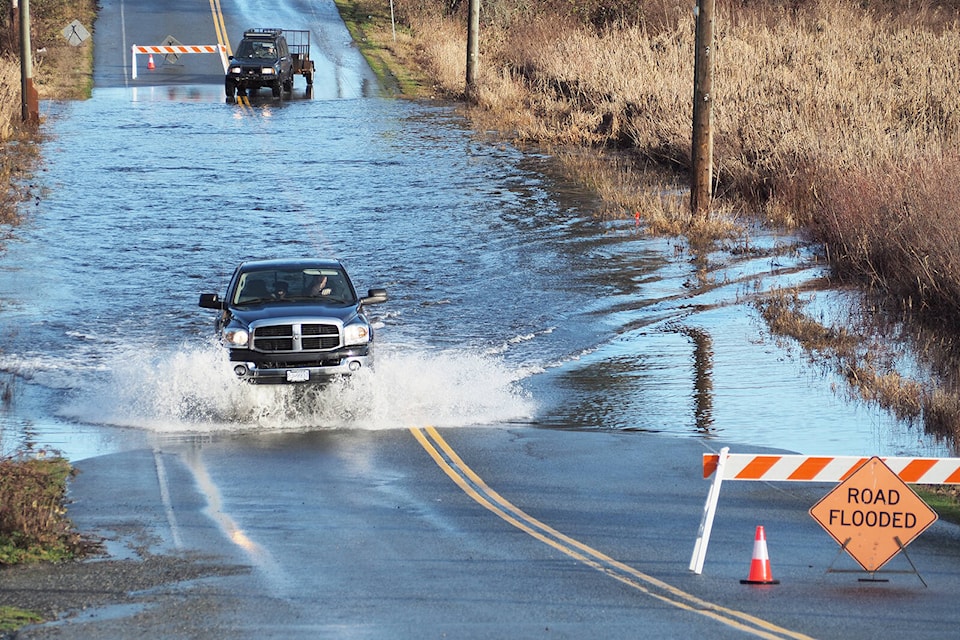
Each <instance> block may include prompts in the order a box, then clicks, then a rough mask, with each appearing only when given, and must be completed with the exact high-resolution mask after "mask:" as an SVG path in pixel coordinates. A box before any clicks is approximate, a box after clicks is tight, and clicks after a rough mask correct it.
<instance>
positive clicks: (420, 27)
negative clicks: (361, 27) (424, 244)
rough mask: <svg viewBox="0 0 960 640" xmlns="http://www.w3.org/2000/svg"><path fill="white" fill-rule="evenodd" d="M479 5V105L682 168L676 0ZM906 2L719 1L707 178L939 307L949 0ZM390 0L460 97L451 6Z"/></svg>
mask: <svg viewBox="0 0 960 640" xmlns="http://www.w3.org/2000/svg"><path fill="white" fill-rule="evenodd" d="M461 4H462V3H461ZM490 4H493V6H494V8H493V9H492V10H488V11H486V13H482V16H483V17H484V22H483V24H482V26H481V63H480V67H479V74H478V84H479V88H478V91H477V92H476V95H477V96H478V106H477V108H476V109H475V111H478V112H481V113H483V114H484V117H485V118H486V119H489V120H492V121H494V122H498V123H500V125H501V128H502V129H506V130H509V131H511V132H512V133H513V134H514V135H515V136H516V137H517V138H518V139H520V140H529V141H536V142H538V143H543V144H547V145H566V144H573V145H586V146H591V147H602V148H607V149H609V148H611V147H612V148H616V149H620V150H624V151H626V152H627V153H629V154H630V155H631V156H632V157H634V158H637V159H641V160H642V161H643V162H653V163H657V164H660V165H662V166H667V167H672V168H674V169H675V170H676V171H677V176H678V177H679V178H680V179H681V180H682V179H683V178H682V176H683V175H684V173H685V172H686V171H687V170H688V168H689V164H690V161H689V158H690V144H691V143H690V139H691V112H692V107H691V100H692V91H693V87H692V78H693V51H694V26H695V23H694V18H693V16H692V13H691V11H690V7H689V6H687V3H677V2H674V1H673V0H659V1H658V0H647V1H645V2H644V1H641V2H639V3H629V4H628V3H622V2H616V0H607V1H606V2H603V1H600V0H597V1H594V2H588V1H585V2H580V3H566V4H564V3H562V2H559V0H557V1H550V0H547V1H546V2H544V3H543V6H542V7H541V5H539V4H530V3H521V2H510V1H508V0H500V1H499V2H493V3H490ZM908 4H909V6H907V5H905V4H903V3H895V2H873V3H869V4H867V3H862V2H853V1H848V0H839V1H832V0H831V1H829V2H827V1H826V0H824V1H820V0H808V1H803V0H796V1H795V2H790V3H782V2H772V1H771V2H749V3H748V2H739V1H735V0H726V1H723V0H721V2H719V3H718V8H717V16H716V27H715V37H716V42H715V52H716V55H715V69H714V71H715V78H714V92H715V93H714V105H715V106H714V131H715V133H714V142H715V150H714V165H715V180H716V185H715V186H716V188H715V193H716V195H717V197H718V202H719V203H720V204H721V205H724V204H725V205H726V207H727V209H728V210H738V209H739V210H744V211H747V212H748V213H750V214H752V215H756V216H758V217H762V218H763V219H765V220H769V221H773V222H775V223H778V224H782V225H786V226H792V227H802V228H804V229H808V230H809V231H810V232H811V234H812V235H813V237H815V238H816V239H819V240H822V241H824V242H825V243H829V244H830V246H831V248H832V251H831V253H830V258H831V259H832V260H834V261H835V263H836V265H837V267H838V269H841V270H842V271H844V272H845V273H847V274H848V275H853V274H857V275H858V277H863V278H865V280H866V281H867V282H870V283H872V284H875V285H877V286H879V287H881V288H882V287H888V288H889V291H890V292H891V293H893V294H894V295H897V296H901V297H902V298H903V299H904V300H906V301H907V304H909V303H912V304H914V305H915V306H918V307H921V308H924V309H929V310H934V313H940V314H942V315H946V316H952V315H953V314H954V313H955V311H956V310H957V307H958V303H954V302H953V301H954V300H960V295H957V294H958V293H960V264H955V260H954V259H953V256H954V255H956V254H957V252H956V247H955V245H956V244H957V243H958V242H960V228H958V229H954V228H953V225H952V223H944V218H950V219H954V218H960V194H958V193H955V191H956V190H955V189H951V188H948V187H949V185H952V184H960V163H958V162H956V161H954V160H952V159H951V158H952V157H953V155H954V154H953V150H954V149H956V148H957V147H958V146H960V108H957V106H956V105H957V87H960V29H958V25H957V22H956V19H955V17H956V16H957V6H956V5H957V3H956V2H946V3H935V2H916V3H908ZM399 5H400V6H401V7H403V10H404V14H403V15H404V16H405V17H406V18H407V19H408V20H409V21H410V23H411V24H412V25H413V26H414V31H415V32H417V33H421V34H429V37H426V38H423V39H422V42H423V45H422V49H421V51H422V54H423V57H424V59H425V61H426V64H427V65H428V66H429V67H430V68H431V69H432V72H433V75H434V76H435V77H436V78H438V85H439V86H441V87H442V88H443V89H444V90H446V91H447V92H448V93H449V94H451V95H461V94H462V89H463V78H464V74H465V64H466V63H465V56H464V55H463V52H464V50H465V34H464V30H465V29H464V24H465V22H464V21H463V16H462V12H461V13H458V14H454V15H450V13H449V12H447V13H445V12H444V11H442V10H440V9H439V7H441V6H444V5H441V3H434V4H431V3H427V2H426V0H420V5H419V6H420V7H421V8H422V7H423V6H424V5H428V6H429V9H430V10H421V11H419V12H418V10H417V7H416V6H414V5H407V4H406V3H405V2H403V0H401V1H400V3H399ZM485 6H488V5H485ZM564 6H566V7H567V9H566V10H564V9H563V7H564ZM631 6H632V7H634V10H635V11H636V15H635V16H633V17H632V18H630V16H629V14H630V11H631V9H630V8H629V7H631ZM570 7H574V9H575V10H571V9H570ZM865 7H866V8H870V9H871V10H869V11H868V10H864V8H865ZM603 15H607V16H609V15H613V16H616V19H615V20H613V21H611V20H601V19H598V18H597V16H603ZM628 18H629V19H628ZM621 191H622V190H621ZM641 200H642V197H641V196H640V195H639V194H638V196H637V201H638V202H640V201H641ZM629 211H630V208H629V207H625V212H629ZM668 228H669V227H668ZM881 258H882V259H881ZM937 310H939V311H937Z"/></svg>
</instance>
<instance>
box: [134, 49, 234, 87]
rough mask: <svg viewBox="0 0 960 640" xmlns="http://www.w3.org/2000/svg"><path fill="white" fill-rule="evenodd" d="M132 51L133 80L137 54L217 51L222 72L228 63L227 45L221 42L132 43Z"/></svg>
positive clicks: (135, 76) (135, 77) (135, 75)
mask: <svg viewBox="0 0 960 640" xmlns="http://www.w3.org/2000/svg"><path fill="white" fill-rule="evenodd" d="M131 51H132V53H133V65H132V67H131V70H130V77H131V78H132V79H133V80H136V79H137V54H138V53H143V54H147V55H152V54H157V55H170V54H176V55H179V54H183V53H218V54H220V62H221V64H222V65H223V72H224V73H226V72H227V65H228V64H229V62H228V60H227V47H226V45H222V44H178V45H136V44H135V45H133V47H131Z"/></svg>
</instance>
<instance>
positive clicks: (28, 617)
mask: <svg viewBox="0 0 960 640" xmlns="http://www.w3.org/2000/svg"><path fill="white" fill-rule="evenodd" d="M38 622H43V617H42V616H41V615H40V614H38V613H34V612H33V611H26V610H24V609H17V608H16V607H0V631H16V630H17V629H19V628H20V627H23V626H26V625H28V624H36V623H38Z"/></svg>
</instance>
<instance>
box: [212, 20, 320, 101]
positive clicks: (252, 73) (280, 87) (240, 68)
mask: <svg viewBox="0 0 960 640" xmlns="http://www.w3.org/2000/svg"><path fill="white" fill-rule="evenodd" d="M313 71H314V64H313V61H312V60H311V59H310V32H309V31H301V30H292V29H276V28H269V29H247V30H246V31H244V32H243V40H241V41H240V44H239V45H238V46H237V51H236V53H234V55H232V56H230V64H229V66H228V67H227V73H226V76H225V77H224V90H225V91H226V94H227V98H229V99H233V98H235V97H236V96H238V95H241V96H242V95H246V94H250V95H253V94H254V93H256V92H257V91H258V90H259V89H261V88H263V87H269V88H270V90H271V91H272V92H273V97H274V98H280V97H283V93H284V92H286V93H290V92H291V91H293V77H294V76H295V75H302V76H303V77H304V78H306V81H307V89H308V90H309V89H311V87H312V86H313Z"/></svg>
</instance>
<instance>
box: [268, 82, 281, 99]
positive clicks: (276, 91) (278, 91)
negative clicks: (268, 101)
mask: <svg viewBox="0 0 960 640" xmlns="http://www.w3.org/2000/svg"><path fill="white" fill-rule="evenodd" d="M270 88H271V89H272V90H273V97H274V98H279V97H281V95H282V93H283V82H281V81H280V80H277V82H276V84H274V85H273V86H272V87H270Z"/></svg>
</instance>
